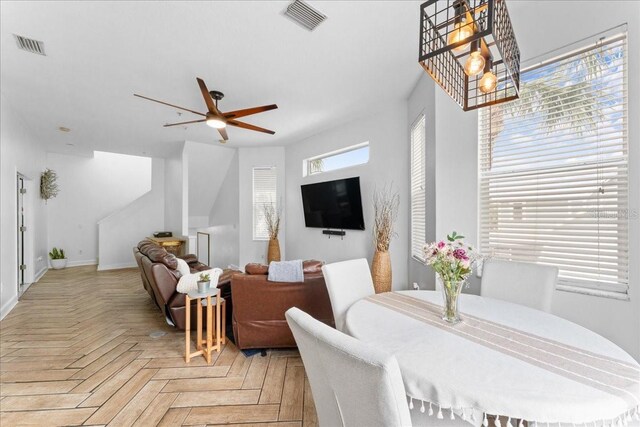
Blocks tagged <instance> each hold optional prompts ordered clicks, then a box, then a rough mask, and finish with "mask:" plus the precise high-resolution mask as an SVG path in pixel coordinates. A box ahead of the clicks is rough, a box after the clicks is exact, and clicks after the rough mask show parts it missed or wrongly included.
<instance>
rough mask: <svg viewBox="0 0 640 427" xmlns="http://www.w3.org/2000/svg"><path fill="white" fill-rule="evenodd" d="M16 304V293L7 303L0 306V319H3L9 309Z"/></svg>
mask: <svg viewBox="0 0 640 427" xmlns="http://www.w3.org/2000/svg"><path fill="white" fill-rule="evenodd" d="M16 304H18V296H17V295H16V296H14V297H13V298H11V299H10V300H9V301H7V303H6V304H5V305H3V306H2V307H1V308H0V320H2V319H4V317H5V316H6V315H7V314H9V312H10V311H11V310H13V307H15V306H16Z"/></svg>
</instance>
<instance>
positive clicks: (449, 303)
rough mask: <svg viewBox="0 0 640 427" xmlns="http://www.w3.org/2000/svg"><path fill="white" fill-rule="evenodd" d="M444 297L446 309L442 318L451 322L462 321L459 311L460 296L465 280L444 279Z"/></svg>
mask: <svg viewBox="0 0 640 427" xmlns="http://www.w3.org/2000/svg"><path fill="white" fill-rule="evenodd" d="M441 282H442V298H443V301H444V310H443V313H442V320H445V321H447V322H449V323H451V324H456V323H458V322H460V321H461V320H462V319H460V315H459V313H458V297H459V296H460V291H462V287H463V286H464V280H460V281H457V282H456V281H453V280H442V279H441Z"/></svg>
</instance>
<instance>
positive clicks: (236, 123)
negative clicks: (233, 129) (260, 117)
mask: <svg viewBox="0 0 640 427" xmlns="http://www.w3.org/2000/svg"><path fill="white" fill-rule="evenodd" d="M227 124H228V125H231V126H237V127H239V128H243V129H249V130H255V131H257V132H264V133H268V134H271V135H273V134H274V133H275V132H274V131H272V130H269V129H265V128H261V127H258V126H254V125H250V124H249V123H244V122H239V121H237V120H227Z"/></svg>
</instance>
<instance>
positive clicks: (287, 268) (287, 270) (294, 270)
mask: <svg viewBox="0 0 640 427" xmlns="http://www.w3.org/2000/svg"><path fill="white" fill-rule="evenodd" d="M267 280H269V281H270V282H304V272H303V270H302V260H301V259H297V260H294V261H280V262H276V261H271V264H269V277H268V278H267Z"/></svg>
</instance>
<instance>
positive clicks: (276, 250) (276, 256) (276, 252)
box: [267, 239, 280, 263]
mask: <svg viewBox="0 0 640 427" xmlns="http://www.w3.org/2000/svg"><path fill="white" fill-rule="evenodd" d="M271 261H280V242H279V241H278V239H270V240H269V249H268V250H267V263H271Z"/></svg>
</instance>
